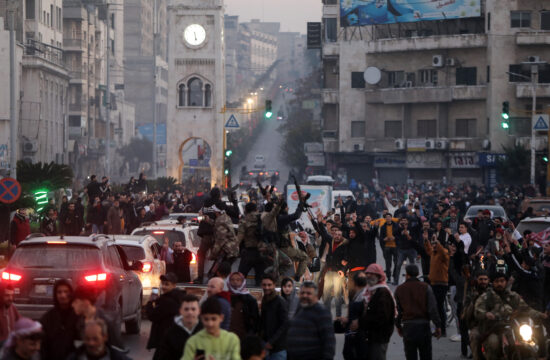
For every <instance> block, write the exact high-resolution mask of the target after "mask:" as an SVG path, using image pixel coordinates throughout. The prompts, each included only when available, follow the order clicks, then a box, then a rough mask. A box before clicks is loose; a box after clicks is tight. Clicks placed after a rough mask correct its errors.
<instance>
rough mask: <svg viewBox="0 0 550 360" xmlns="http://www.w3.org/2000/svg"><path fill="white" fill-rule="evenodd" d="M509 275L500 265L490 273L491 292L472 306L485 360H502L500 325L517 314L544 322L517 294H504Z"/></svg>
mask: <svg viewBox="0 0 550 360" xmlns="http://www.w3.org/2000/svg"><path fill="white" fill-rule="evenodd" d="M508 279H509V274H508V271H507V268H506V266H505V265H504V262H501V261H499V262H498V263H497V266H496V267H495V268H494V269H493V271H492V273H491V280H492V283H493V288H489V289H487V291H486V292H485V293H484V294H483V295H481V296H480V297H479V298H478V299H477V300H476V303H475V310H474V311H475V318H476V320H477V321H478V322H479V332H480V336H481V337H480V343H481V344H483V347H484V348H485V358H486V359H487V360H497V359H501V358H502V354H501V349H502V343H501V341H502V336H503V333H502V330H503V325H506V322H507V321H508V319H509V318H510V316H512V315H513V313H514V312H516V311H521V313H524V314H526V315H528V316H529V317H531V318H532V319H533V320H535V321H537V320H541V319H546V318H547V315H546V314H544V313H540V312H538V311H536V310H533V309H532V308H530V307H529V306H528V305H527V304H526V303H525V301H523V299H522V298H521V296H519V295H518V294H517V293H516V292H513V291H510V290H507V285H508Z"/></svg>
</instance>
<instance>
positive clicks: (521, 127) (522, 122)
mask: <svg viewBox="0 0 550 360" xmlns="http://www.w3.org/2000/svg"><path fill="white" fill-rule="evenodd" d="M529 111H531V106H529ZM531 126H532V125H531V118H527V117H525V118H523V117H512V118H510V133H511V134H515V135H516V136H530V135H531Z"/></svg>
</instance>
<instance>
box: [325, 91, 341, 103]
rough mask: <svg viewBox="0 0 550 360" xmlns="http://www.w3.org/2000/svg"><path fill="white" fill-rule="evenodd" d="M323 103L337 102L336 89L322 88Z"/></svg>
mask: <svg viewBox="0 0 550 360" xmlns="http://www.w3.org/2000/svg"><path fill="white" fill-rule="evenodd" d="M321 94H322V97H323V104H338V103H339V102H340V101H339V93H338V89H322V90H321Z"/></svg>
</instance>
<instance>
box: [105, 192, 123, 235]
mask: <svg viewBox="0 0 550 360" xmlns="http://www.w3.org/2000/svg"><path fill="white" fill-rule="evenodd" d="M119 209H120V200H119V198H118V196H117V197H115V201H114V202H113V205H112V206H111V207H110V208H109V210H108V211H107V234H122V226H121V225H122V224H121V222H120V213H119Z"/></svg>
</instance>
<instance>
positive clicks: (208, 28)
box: [167, 0, 225, 185]
mask: <svg viewBox="0 0 550 360" xmlns="http://www.w3.org/2000/svg"><path fill="white" fill-rule="evenodd" d="M223 12H224V10H223V1H222V0H191V1H185V2H183V1H177V2H173V3H172V4H171V5H170V6H168V19H169V21H168V23H169V34H170V36H169V41H168V49H169V56H168V69H169V74H170V77H169V80H168V119H167V133H168V135H167V136H168V138H167V139H168V143H167V175H168V176H173V177H175V178H176V179H179V180H180V181H181V182H182V183H184V184H185V183H193V182H197V181H199V180H200V179H208V180H209V181H210V182H211V183H212V185H214V184H218V185H220V184H221V183H222V177H223V174H222V171H223V170H222V169H223V145H224V131H225V130H224V116H223V114H220V110H221V109H222V108H223V107H224V105H225V64H224V60H225V53H224V38H223V29H224V14H223Z"/></svg>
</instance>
